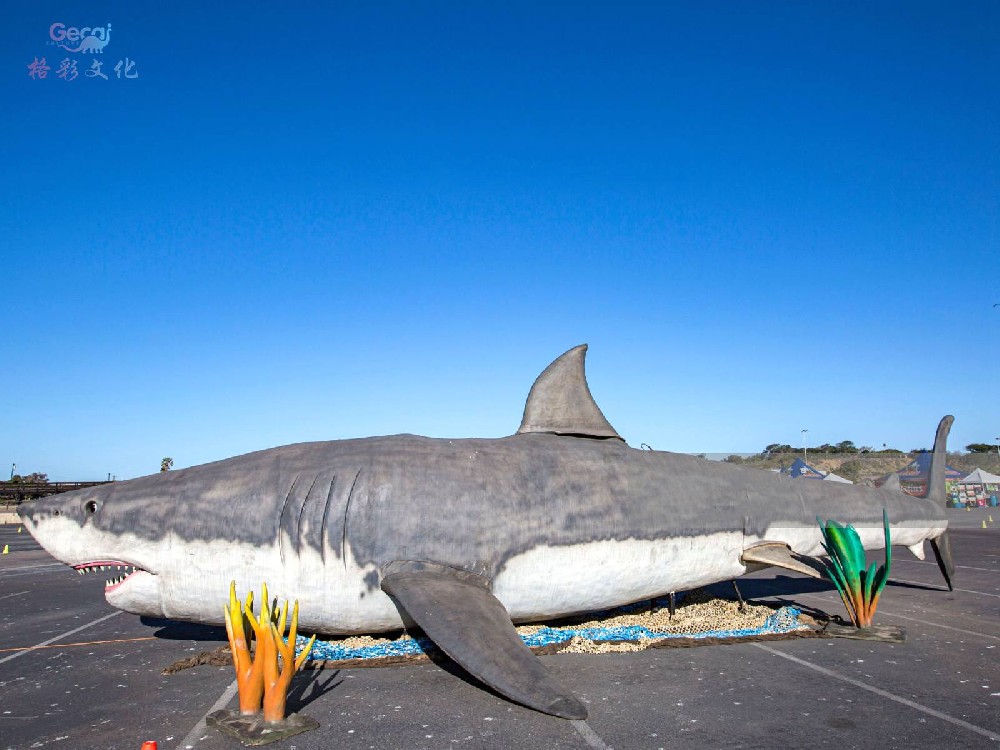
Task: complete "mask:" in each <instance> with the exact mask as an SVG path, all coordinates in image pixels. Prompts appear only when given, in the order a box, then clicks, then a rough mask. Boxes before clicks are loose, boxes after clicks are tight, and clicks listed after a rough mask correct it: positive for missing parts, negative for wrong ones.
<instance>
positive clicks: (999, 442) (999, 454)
mask: <svg viewBox="0 0 1000 750" xmlns="http://www.w3.org/2000/svg"><path fill="white" fill-rule="evenodd" d="M997 458H1000V437H998V438H997Z"/></svg>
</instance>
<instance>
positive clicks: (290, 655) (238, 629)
mask: <svg viewBox="0 0 1000 750" xmlns="http://www.w3.org/2000/svg"><path fill="white" fill-rule="evenodd" d="M261 589H262V593H261V605H260V617H259V618H258V617H255V616H254V613H253V592H250V593H249V594H247V601H246V604H245V605H243V606H240V601H239V599H237V598H236V581H233V582H232V583H231V584H230V585H229V605H228V606H227V607H226V608H225V610H224V611H225V616H226V633H227V635H228V636H229V646H230V648H231V649H232V652H233V666H234V667H235V669H236V686H237V688H238V689H239V696H240V713H241V714H245V715H252V714H258V713H260V710H261V706H262V705H263V709H264V720H265V721H267V722H271V723H274V722H279V721H282V720H284V718H285V703H286V701H287V699H288V688H289V687H290V686H291V683H292V677H293V676H294V675H295V672H296V671H298V670H299V668H301V667H302V664H303V663H304V662H305V660H306V658H307V657H308V656H309V652H310V651H311V650H312V647H313V643H315V642H316V636H315V635H314V636H313V637H312V638H310V639H309V642H308V643H307V644H306V647H305V648H304V649H302V652H301V653H300V654H299V656H298V658H296V657H295V636H296V633H297V630H298V624H299V603H298V601H296V602H295V605H294V606H293V607H292V623H291V628H290V629H289V632H288V640H287V641H286V640H285V638H284V634H285V622H286V618H287V615H288V602H287V601H286V602H285V603H284V604H282V605H281V609H280V611H279V610H278V606H277V605H278V600H277V598H275V600H274V602H273V603H271V604H270V605H269V604H268V596H267V584H266V583H264V584H263V585H262V586H261ZM250 640H256V641H257V646H256V648H255V649H254V654H253V657H251V655H250V647H249V642H250ZM279 656H280V657H281V664H280V667H279V663H278V657H279Z"/></svg>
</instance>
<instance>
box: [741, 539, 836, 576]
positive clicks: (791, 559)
mask: <svg viewBox="0 0 1000 750" xmlns="http://www.w3.org/2000/svg"><path fill="white" fill-rule="evenodd" d="M740 561H741V562H743V563H744V564H747V563H752V564H754V565H767V566H773V567H776V568H785V569H786V570H794V571H795V572H797V573H803V574H805V575H807V576H811V577H813V578H822V577H823V573H822V570H823V568H822V564H821V563H820V562H819V561H817V560H813V559H812V558H810V557H806V556H805V555H799V554H796V553H795V552H792V550H791V548H790V547H789V546H788V545H787V544H785V543H784V542H761V543H760V544H755V545H754V546H753V547H748V548H747V549H745V550H743V555H742V556H741V557H740Z"/></svg>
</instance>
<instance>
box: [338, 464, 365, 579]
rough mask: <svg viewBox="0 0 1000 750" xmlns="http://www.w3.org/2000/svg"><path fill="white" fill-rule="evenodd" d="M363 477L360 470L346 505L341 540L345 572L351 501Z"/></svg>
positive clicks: (355, 476) (352, 484)
mask: <svg viewBox="0 0 1000 750" xmlns="http://www.w3.org/2000/svg"><path fill="white" fill-rule="evenodd" d="M360 476H361V469H358V473H357V474H355V475H354V481H353V482H351V489H350V490H348V492H347V503H346V504H345V505H344V533H343V535H342V536H341V538H340V554H341V556H342V557H343V558H344V570H347V514H348V513H349V512H350V510H351V500H353V499H354V487H355V485H357V483H358V477H360Z"/></svg>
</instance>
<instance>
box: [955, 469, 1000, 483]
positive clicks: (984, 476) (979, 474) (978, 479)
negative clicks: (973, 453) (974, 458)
mask: <svg viewBox="0 0 1000 750" xmlns="http://www.w3.org/2000/svg"><path fill="white" fill-rule="evenodd" d="M956 484H1000V477H998V476H997V475H996V474H990V473H989V472H988V471H983V470H982V469H976V470H975V471H974V472H972V473H971V474H969V476H967V477H965V478H964V479H960V480H959V481H958V482H956Z"/></svg>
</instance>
